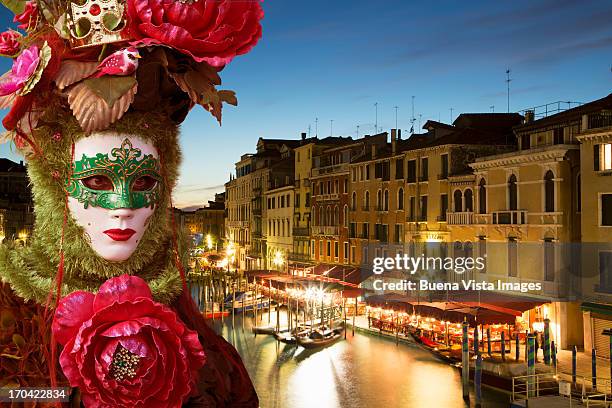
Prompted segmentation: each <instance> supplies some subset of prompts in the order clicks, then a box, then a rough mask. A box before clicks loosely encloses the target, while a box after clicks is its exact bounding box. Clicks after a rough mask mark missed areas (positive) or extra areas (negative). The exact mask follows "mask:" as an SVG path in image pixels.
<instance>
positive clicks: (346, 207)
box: [342, 205, 349, 227]
mask: <svg viewBox="0 0 612 408" xmlns="http://www.w3.org/2000/svg"><path fill="white" fill-rule="evenodd" d="M343 216H344V219H343V220H342V224H343V225H344V226H345V227H348V218H349V211H348V205H345V206H344V214H343Z"/></svg>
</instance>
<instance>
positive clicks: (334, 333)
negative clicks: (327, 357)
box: [297, 328, 344, 349]
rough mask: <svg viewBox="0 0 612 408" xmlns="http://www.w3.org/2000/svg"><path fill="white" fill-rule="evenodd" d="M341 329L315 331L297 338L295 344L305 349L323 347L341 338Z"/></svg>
mask: <svg viewBox="0 0 612 408" xmlns="http://www.w3.org/2000/svg"><path fill="white" fill-rule="evenodd" d="M343 331H344V329H343V328H336V329H333V330H329V329H317V330H314V331H312V332H306V333H303V335H301V336H298V337H297V343H298V344H299V345H300V346H302V347H304V348H307V349H312V348H318V347H324V346H327V345H330V344H332V343H335V342H336V341H337V340H339V339H340V338H342V333H343Z"/></svg>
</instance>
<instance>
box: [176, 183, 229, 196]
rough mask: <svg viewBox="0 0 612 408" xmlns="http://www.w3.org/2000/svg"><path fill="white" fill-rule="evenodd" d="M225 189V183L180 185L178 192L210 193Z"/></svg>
mask: <svg viewBox="0 0 612 408" xmlns="http://www.w3.org/2000/svg"><path fill="white" fill-rule="evenodd" d="M223 190H225V184H218V185H216V186H198V185H193V184H190V185H185V186H180V185H179V186H178V187H177V188H176V190H175V191H176V193H179V194H196V193H210V192H213V191H214V192H219V191H223Z"/></svg>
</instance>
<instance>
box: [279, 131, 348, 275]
mask: <svg viewBox="0 0 612 408" xmlns="http://www.w3.org/2000/svg"><path fill="white" fill-rule="evenodd" d="M350 143H352V139H351V138H350V137H331V136H330V137H326V138H323V139H319V138H317V137H312V138H307V137H306V134H305V133H302V144H301V145H300V146H299V147H296V148H295V154H294V157H295V197H294V202H293V203H294V214H293V229H292V235H293V250H292V251H291V253H290V255H289V260H288V269H289V271H290V272H291V273H294V274H304V273H306V272H307V271H308V270H309V268H312V267H313V266H314V265H315V263H314V262H313V259H312V257H311V253H312V250H311V241H310V235H311V234H310V233H311V231H310V229H311V224H312V214H311V209H312V206H311V202H312V191H311V180H310V176H311V174H312V169H313V164H314V158H315V157H318V156H320V155H321V154H322V152H323V151H325V150H326V149H329V148H332V147H335V146H341V145H345V144H350Z"/></svg>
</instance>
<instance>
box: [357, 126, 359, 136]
mask: <svg viewBox="0 0 612 408" xmlns="http://www.w3.org/2000/svg"><path fill="white" fill-rule="evenodd" d="M357 139H359V125H357Z"/></svg>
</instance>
